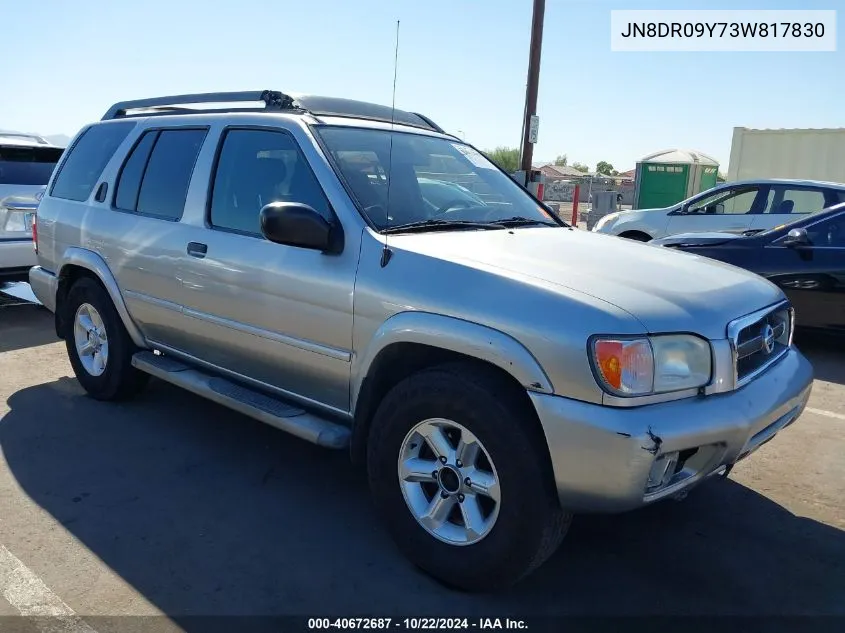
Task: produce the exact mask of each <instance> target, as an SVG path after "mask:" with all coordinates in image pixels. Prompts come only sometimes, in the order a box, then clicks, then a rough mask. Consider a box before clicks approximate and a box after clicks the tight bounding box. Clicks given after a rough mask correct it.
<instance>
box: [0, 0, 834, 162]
mask: <svg viewBox="0 0 845 633" xmlns="http://www.w3.org/2000/svg"><path fill="white" fill-rule="evenodd" d="M837 4H838V0H827V2H819V1H817V0H801V1H800V2H799V1H798V0H791V1H781V0H766V1H764V2H763V1H757V0H741V1H737V0H728V1H723V0H707V1H704V0H698V1H684V0H674V1H671V2H668V1H658V0H615V1H608V0H547V1H546V13H545V28H544V37H543V47H542V62H541V71H540V88H539V102H538V108H537V110H538V115H539V117H540V129H539V141H538V143H537V145H536V146H535V150H534V157H535V163H536V162H542V161H551V160H553V159H554V158H555V157H556V156H558V155H559V154H566V155H567V156H568V157H569V161H570V164H571V163H572V162H574V161H579V162H582V163H586V164H587V165H589V166H590V168H591V169H594V168H595V165H596V163H597V162H598V161H602V160H604V161H608V162H610V163H612V164H613V165H614V167H615V168H616V169H618V170H619V171H626V170H628V169H631V168H633V167H634V165H635V163H636V161H637V160H638V159H640V158H642V157H643V156H645V155H646V154H649V153H652V152H655V151H658V150H661V149H665V148H685V149H695V150H698V151H701V152H704V153H706V154H710V155H711V156H713V157H714V158H716V159H717V160H719V162H720V164H721V165H722V167H721V171H723V172H727V167H728V160H729V158H730V145H731V138H732V132H733V127H734V126H745V127H753V128H782V127H784V128H790V127H813V128H824V127H843V114H842V113H843V103H845V100H844V99H843V97H845V81H843V80H842V77H843V75H845V73H843V68H845V53H844V52H843V51H842V50H841V44H840V45H839V46H838V47H839V48H840V50H838V51H837V52H835V53H726V52H721V53H674V52H673V53H663V52H661V53H624V52H611V50H610V11H611V9H720V8H721V9H740V8H741V9H755V8H759V9H763V8H765V9H835V8H836V5H837ZM531 8H532V1H531V0H320V2H315V3H309V2H303V1H302V0H236V1H231V2H222V1H221V2H214V1H212V2H209V1H208V0H144V2H139V3H137V2H136V3H130V2H115V1H114V0H110V1H105V0H85V1H84V2H70V1H62V0H38V1H35V2H15V1H14V0H0V18H2V21H3V23H4V24H5V25H6V30H7V31H9V28H12V26H11V25H14V28H13V30H14V31H15V32H18V33H26V34H27V36H26V37H27V41H29V42H30V43H32V45H31V46H26V47H20V46H18V47H12V48H7V50H6V52H5V53H3V55H2V57H0V87H2V93H3V99H2V100H0V128H2V129H12V130H18V131H26V132H37V133H42V134H66V135H68V136H73V135H74V134H75V133H76V132H77V131H78V130H79V129H80V127H82V126H83V125H85V124H86V123H88V122H91V121H95V120H98V119H99V118H100V117H101V116H102V115H103V113H104V112H105V111H106V110H107V109H108V107H109V106H110V105H111V104H112V103H114V102H117V101H123V100H126V99H134V98H143V97H151V96H161V95H169V94H179V93H194V92H213V91H229V90H263V89H273V90H281V91H283V92H285V91H288V92H300V93H312V94H323V95H331V96H340V97H346V98H351V99H360V100H365V101H372V102H376V103H383V104H387V105H389V104H390V103H391V98H392V88H393V63H394V44H395V36H396V21H397V20H399V21H400V29H399V55H398V68H397V70H398V73H397V74H398V78H397V85H396V107H397V108H402V109H407V110H414V111H418V112H422V113H424V114H426V115H428V116H429V117H431V118H432V119H433V120H434V121H436V122H437V123H438V124H439V125H440V126H441V127H443V128H445V129H446V130H448V131H450V132H453V133H457V134H458V135H459V136H461V137H463V138H464V139H465V140H466V141H468V142H470V143H472V144H473V145H475V146H476V147H479V148H480V149H491V148H493V147H496V146H512V147H513V146H516V147H518V146H519V142H520V135H521V126H522V114H523V108H524V101H525V83H526V76H527V68H528V53H529V41H530V31H531ZM843 14H845V11H842V12H840V15H839V16H838V24H837V31H838V32H841V31H842V23H843V20H842V15H843ZM840 39H841V38H840ZM11 97H14V100H13V99H12V98H11Z"/></svg>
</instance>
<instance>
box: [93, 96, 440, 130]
mask: <svg viewBox="0 0 845 633" xmlns="http://www.w3.org/2000/svg"><path fill="white" fill-rule="evenodd" d="M259 101H263V102H264V109H265V110H289V111H293V112H301V113H308V114H312V115H314V116H338V117H349V118H355V119H367V120H370V121H381V122H384V123H397V124H399V125H409V126H412V127H417V128H422V129H426V130H432V131H434V132H439V133H441V134H447V132H446V131H444V130H443V128H441V127H440V126H439V125H437V124H436V123H435V122H434V121H432V120H431V119H429V118H428V117H426V116H424V115H422V114H419V113H417V112H406V111H404V110H397V109H395V108H392V107H390V106H383V105H378V104H375V103H368V102H365V101H354V100H352V99H342V98H338V97H320V96H316V95H299V94H296V95H287V94H285V93H283V92H278V91H275V90H262V91H258V90H253V91H247V92H208V93H202V94H189V95H173V96H170V97H154V98H151V99H137V100H135V101H122V102H120V103H115V104H114V105H113V106H112V107H111V108H109V111H108V112H106V114H105V115H104V116H103V118H102V119H101V120H103V121H107V120H110V119H118V118H125V117H132V116H151V115H164V114H196V113H198V112H200V111H201V110H199V109H198V108H184V107H179V106H183V105H188V104H195V105H198V104H208V105H211V104H234V103H249V102H252V103H256V102H259ZM205 111H206V112H242V111H253V112H254V111H255V108H248V109H247V108H237V107H231V106H224V107H222V108H213V109H205Z"/></svg>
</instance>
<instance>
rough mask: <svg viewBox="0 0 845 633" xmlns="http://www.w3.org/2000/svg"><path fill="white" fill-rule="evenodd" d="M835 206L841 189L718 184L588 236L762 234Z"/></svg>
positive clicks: (608, 219)
mask: <svg viewBox="0 0 845 633" xmlns="http://www.w3.org/2000/svg"><path fill="white" fill-rule="evenodd" d="M840 202H845V184H837V183H830V182H819V181H815V180H747V181H741V182H731V183H725V184H722V185H719V186H717V187H714V188H713V189H709V190H707V191H704V192H702V193H699V194H698V195H695V196H693V197H692V198H689V199H687V200H684V201H683V202H679V203H678V204H676V205H674V206H671V207H666V208H665V209H636V210H633V211H619V212H617V213H611V214H608V215H606V216H604V217H603V218H601V219H600V220H599V221H598V222H597V223H596V225H595V226H594V227H593V231H595V232H597V233H608V234H610V235H618V236H620V237H627V238H630V239H634V240H639V241H642V242H648V241H650V240H653V239H656V238H660V237H666V236H668V235H677V234H679V233H711V232H729V233H744V232H746V231H762V230H765V229H771V228H774V227H776V226H779V225H781V224H786V223H787V222H790V221H792V220H795V219H797V218H799V217H800V216H802V215H808V214H811V213H818V212H819V211H821V210H822V209H826V208H827V207H831V206H833V205H835V204H839V203H840Z"/></svg>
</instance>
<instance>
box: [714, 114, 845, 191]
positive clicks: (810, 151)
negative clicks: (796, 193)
mask: <svg viewBox="0 0 845 633" xmlns="http://www.w3.org/2000/svg"><path fill="white" fill-rule="evenodd" d="M758 178H797V179H806V180H824V181H828V182H841V183H845V128H829V129H769V130H754V129H749V128H745V127H736V128H734V133H733V142H732V144H731V159H730V163H729V165H728V177H727V179H728V181H729V182H730V181H735V180H748V179H758Z"/></svg>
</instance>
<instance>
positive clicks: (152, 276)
mask: <svg viewBox="0 0 845 633" xmlns="http://www.w3.org/2000/svg"><path fill="white" fill-rule="evenodd" d="M207 133H208V128H207V127H191V126H185V127H173V128H148V129H146V130H144V131H143V132H142V133H141V134H140V135H139V136H138V137H137V139H136V141H135V143H134V145H133V146H132V149H131V150H130V152H129V153H128V155H127V157H126V159H125V160H124V161H123V163H122V165H121V166H120V170H119V172H118V174H117V178H116V180H115V186H114V194H113V196H111V209H110V210H109V211H107V213H108V214H109V217H108V229H107V236H108V237H106V236H105V235H104V239H103V240H102V242H101V243H100V247H101V250H102V252H103V253H104V254H105V256H106V258H107V261H108V263H109V266H110V267H111V269H112V272H113V273H114V275H115V277H116V278H117V281H118V284H119V285H120V288H121V290H122V291H123V295H124V300H125V301H126V305H127V308H128V309H129V312H130V314H131V315H132V317H133V319H134V320H135V321H136V323H137V324H138V327H139V328H140V329H141V331H142V332H143V333H144V336H145V337H146V338H147V339H149V340H151V341H153V342H155V343H159V344H163V345H168V346H173V347H179V346H180V345H182V343H183V341H184V336H185V333H184V330H185V324H184V322H183V320H182V295H183V290H182V271H181V270H180V262H181V259H182V254H183V253H184V249H185V241H186V231H188V228H187V227H185V226H184V225H183V224H181V223H180V220H181V218H182V213H183V211H184V208H185V201H186V198H187V195H188V187H189V185H190V182H191V177H192V175H193V170H194V165H195V164H196V160H197V156H198V155H199V152H200V149H201V147H202V145H203V142H204V141H205V138H206V135H207Z"/></svg>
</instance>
